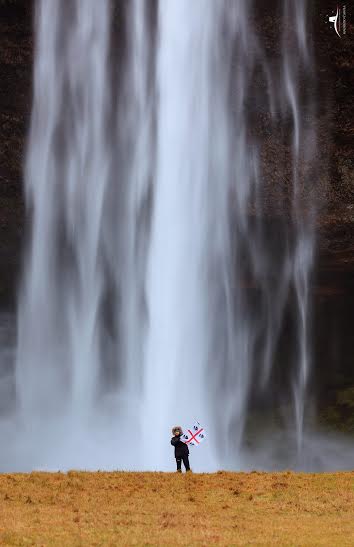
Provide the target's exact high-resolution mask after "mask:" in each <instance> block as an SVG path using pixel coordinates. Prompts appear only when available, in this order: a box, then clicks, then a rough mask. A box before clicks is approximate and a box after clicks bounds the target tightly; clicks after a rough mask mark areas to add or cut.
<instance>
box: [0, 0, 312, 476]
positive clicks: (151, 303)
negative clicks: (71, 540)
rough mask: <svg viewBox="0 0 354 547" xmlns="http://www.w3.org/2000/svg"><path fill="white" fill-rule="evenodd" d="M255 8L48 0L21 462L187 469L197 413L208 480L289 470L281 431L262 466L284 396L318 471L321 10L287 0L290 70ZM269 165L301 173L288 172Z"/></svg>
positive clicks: (34, 171) (37, 118) (42, 33)
mask: <svg viewBox="0 0 354 547" xmlns="http://www.w3.org/2000/svg"><path fill="white" fill-rule="evenodd" d="M255 10H256V6H255V4H253V3H252V2H249V1H247V0H239V1H234V0H193V2H190V1H188V0H160V1H159V2H146V1H145V0H130V1H129V2H128V3H124V2H110V1H109V0H101V1H100V2H97V1H96V0H70V2H62V1H60V0H54V1H52V2H48V1H47V0H38V1H37V7H36V22H35V32H36V48H35V62H34V94H33V96H34V98H33V109H32V118H31V127H30V132H29V137H28V151H27V161H26V167H25V191H26V203H27V210H28V215H29V218H30V221H31V231H30V234H29V237H28V244H27V250H26V256H25V267H24V276H23V281H22V285H21V291H20V295H19V306H18V344H17V357H16V368H15V378H16V417H15V420H16V434H15V435H13V434H12V436H11V440H10V441H9V446H10V448H9V454H10V455H9V456H8V459H7V461H6V462H5V460H4V459H3V460H2V462H3V463H2V466H3V467H6V468H16V469H22V470H23V469H32V468H61V469H62V468H72V467H79V468H93V469H97V468H101V469H102V468H109V469H112V468H113V469H117V468H118V469H159V470H172V469H173V464H174V462H173V458H172V453H171V447H170V446H169V435H170V430H171V427H172V426H173V425H175V424H176V423H181V424H189V423H191V422H193V421H194V420H195V419H198V420H200V421H201V422H202V423H203V424H204V425H205V426H206V427H207V429H208V432H209V436H208V442H207V443H205V445H203V448H202V449H200V450H199V449H198V450H199V451H198V450H197V451H196V452H195V453H194V454H193V465H196V467H197V468H198V469H199V470H201V469H203V470H214V469H217V468H220V467H221V468H229V469H246V468H248V467H249V466H251V465H252V462H253V463H254V462H256V464H257V465H259V466H261V467H265V468H272V467H276V466H277V465H278V463H277V462H278V460H277V458H276V457H275V456H274V452H275V451H276V450H277V448H279V451H281V450H282V446H281V444H282V442H283V441H282V440H280V441H279V440H278V444H277V440H276V439H277V437H276V435H275V436H274V441H270V443H273V445H274V446H273V449H274V450H272V451H271V455H269V451H266V450H264V452H263V456H260V455H259V454H258V459H257V458H256V459H254V460H252V447H251V448H249V444H248V436H249V433H250V431H251V426H250V422H251V421H252V419H253V418H252V416H253V414H254V409H255V408H257V409H258V414H259V412H261V413H262V412H264V414H266V413H267V412H268V411H269V412H270V411H273V410H274V407H275V406H276V405H277V404H278V403H280V402H284V401H285V407H286V412H285V415H284V421H283V429H285V431H286V432H287V433H288V434H289V436H290V438H291V439H292V441H294V443H293V445H291V446H292V456H291V457H290V459H289V458H288V460H287V463H289V462H290V464H293V465H296V462H298V461H299V457H300V456H301V454H302V451H303V450H304V446H303V436H304V427H305V424H304V417H305V411H306V408H307V406H306V405H307V402H308V383H309V378H310V373H311V365H310V363H311V359H310V348H311V344H310V323H309V317H310V286H309V283H310V277H311V271H312V267H313V254H314V243H315V242H314V233H313V221H314V207H313V204H312V200H311V199H310V197H309V196H310V193H309V192H308V191H307V189H308V186H309V184H310V181H311V176H312V175H311V167H312V161H313V157H314V149H315V142H316V138H315V125H314V124H313V114H314V110H313V97H312V91H313V90H312V87H311V85H312V84H311V78H312V70H313V55H312V52H311V46H310V44H308V29H307V26H306V18H307V11H306V1H305V0H299V1H297V0H284V1H283V5H282V11H281V12H279V14H280V15H281V20H282V21H283V27H282V28H279V55H278V56H276V58H275V60H272V61H271V60H270V58H269V56H268V55H267V53H266V51H265V47H264V44H263V42H262V38H261V36H259V28H258V27H257V24H256V21H255V20H254V17H253V13H254V11H255ZM303 81H305V84H303V83H302V84H301V82H303ZM306 82H309V84H308V85H307V84H306ZM300 84H301V85H300ZM301 86H302V87H301ZM304 90H305V91H304ZM260 119H266V120H267V121H266V129H265V130H264V131H265V133H264V134H263V135H261V134H260V133H259V134H258V133H257V131H256V130H255V127H257V123H258V122H259V120H260ZM255 120H256V122H255ZM267 131H268V133H269V134H271V135H273V136H275V142H278V144H279V147H278V150H277V155H276V157H274V153H273V152H274V151H273V149H272V148H270V150H269V149H268V148H267V139H266V138H265V137H264V135H265V134H266V132H267ZM277 139H278V140H277ZM283 145H284V148H282V146H283ZM264 157H265V158H266V162H274V161H275V162H276V161H279V162H281V165H282V166H283V167H282V168H280V169H279V170H276V169H275V170H274V173H272V176H273V175H274V177H273V179H271V180H270V179H269V173H268V172H266V169H265V166H264ZM284 166H285V167H284ZM274 185H275V187H276V189H275V190H274ZM268 193H269V194H270V196H271V197H272V196H274V195H276V196H277V197H278V203H277V204H276V205H275V204H273V206H274V208H275V210H276V212H275V213H274V211H273V213H272V212H269V210H268V209H267V203H268V201H269V199H271V198H269V199H268ZM289 203H290V205H289ZM272 214H273V216H274V215H275V216H276V217H277V218H278V221H277V222H278V223H277V224H276V225H275V226H273V225H272V223H271V220H269V219H272ZM289 310H290V311H289ZM288 315H291V317H292V318H293V319H292V324H293V331H292V332H293V336H292V338H291V346H290V347H289V354H288V358H287V359H286V361H284V354H282V355H281V356H280V357H279V343H280V339H281V336H282V332H283V328H284V324H285V322H286V321H287V316H288ZM280 361H281V362H280ZM275 363H276V364H275ZM278 376H279V377H280V378H281V380H277V383H276V380H275V378H276V377H278ZM259 409H260V410H259ZM257 427H258V429H259V430H260V431H262V428H263V425H262V420H261V419H260V420H259V423H258V424H257ZM267 427H268V426H267ZM267 431H268V429H267ZM292 431H295V437H294V436H293V434H292ZM260 436H261V435H260ZM151 446H153V447H154V448H153V450H152V449H151ZM204 447H205V448H204ZM254 450H256V449H254ZM3 458H4V457H3ZM302 464H303V465H305V464H304V462H303V461H302Z"/></svg>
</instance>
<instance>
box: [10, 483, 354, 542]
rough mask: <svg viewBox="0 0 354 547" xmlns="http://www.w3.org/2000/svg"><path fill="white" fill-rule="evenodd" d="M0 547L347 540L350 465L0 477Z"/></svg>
mask: <svg viewBox="0 0 354 547" xmlns="http://www.w3.org/2000/svg"><path fill="white" fill-rule="evenodd" d="M0 544H1V545H36V546H37V545H38V546H39V545H58V546H59V545H60V546H65V545H83V546H87V545H211V544H218V545H252V546H255V545H296V546H298V545H328V546H331V547H334V546H340V547H343V546H345V545H350V546H352V545H354V472H348V473H333V474H330V473H325V474H298V473H292V472H284V473H258V472H252V473H227V472H219V473H215V474H189V475H186V474H183V475H177V474H175V473H173V474H172V473H122V472H117V473H102V472H98V473H84V472H69V473H68V474H64V473H31V474H29V475H23V474H13V475H0Z"/></svg>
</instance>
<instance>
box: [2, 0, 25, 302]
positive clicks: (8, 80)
mask: <svg viewBox="0 0 354 547" xmlns="http://www.w3.org/2000/svg"><path fill="white" fill-rule="evenodd" d="M0 36H1V41H0V82H1V84H0V301H1V302H2V304H3V305H5V306H11V307H12V306H13V305H14V294H15V288H16V285H17V278H18V273H19V267H20V260H21V259H20V257H21V247H22V235H23V227H24V203H23V201H24V200H23V191H22V189H23V187H22V170H23V162H24V150H25V137H26V133H27V127H28V123H29V116H30V109H31V74H32V44H33V36H32V3H31V1H26V0H23V1H15V0H12V1H11V0H1V1H0Z"/></svg>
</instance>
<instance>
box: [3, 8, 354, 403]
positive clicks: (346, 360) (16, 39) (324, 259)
mask: <svg viewBox="0 0 354 547" xmlns="http://www.w3.org/2000/svg"><path fill="white" fill-rule="evenodd" d="M68 1H70V0H68ZM122 2H123V0H122ZM115 5H116V10H117V14H118V15H119V12H120V10H119V6H120V5H122V4H121V3H120V2H118V1H117V0H115ZM280 6H281V2H275V1H273V0H271V1H269V2H260V3H259V4H258V6H257V8H256V10H255V12H254V24H255V26H256V28H257V31H258V33H259V36H260V38H261V41H262V44H263V47H264V51H265V54H266V55H267V56H268V58H269V59H270V60H271V61H272V60H274V62H276V59H277V55H279V50H278V49H277V45H276V44H277V43H278V41H279V33H280V32H281V24H282V23H281V12H280ZM334 9H335V5H334V4H333V2H332V1H330V0H324V1H323V0H314V1H313V2H309V9H308V24H309V27H310V28H311V36H312V38H313V45H314V54H315V74H314V82H315V84H314V91H315V93H316V95H317V100H316V123H317V128H318V143H317V152H316V154H317V156H316V159H317V168H316V170H315V171H314V173H313V185H312V186H311V188H310V189H308V191H310V192H312V193H313V194H314V196H315V198H316V203H317V207H318V216H317V221H316V225H317V237H318V256H317V261H316V264H317V266H316V271H315V275H314V279H313V284H314V295H315V301H314V308H315V310H314V311H315V313H314V317H315V321H314V324H315V327H314V335H315V356H314V361H315V376H317V378H318V385H320V391H321V394H322V395H323V396H325V394H326V389H327V388H326V386H330V385H333V380H334V376H335V375H338V370H340V374H341V375H342V377H343V378H345V379H346V380H348V379H349V377H350V374H351V372H350V367H351V364H350V363H351V362H352V359H351V356H352V355H353V351H354V341H353V337H352V334H351V326H352V325H353V324H354V175H353V167H354V160H353V134H354V128H353V123H354V122H353V120H354V101H353V100H352V90H353V88H354V82H353V79H354V71H353V64H354V40H353V36H354V19H353V18H352V16H351V15H350V14H349V13H348V14H347V34H346V36H342V38H339V37H338V36H337V35H336V34H335V32H334V30H333V28H332V26H331V25H330V24H328V22H327V21H328V15H332V14H333V10H334ZM33 11H34V10H33V2H32V0H0V36H1V41H0V82H1V84H0V302H1V305H2V306H3V307H4V306H10V307H13V305H14V302H15V298H14V295H15V289H16V284H17V278H18V274H19V271H20V263H21V254H22V253H21V249H22V243H23V234H24V224H25V214H24V199H23V175H22V173H23V164H24V154H25V139H26V134H27V129H28V124H29V118H30V110H31V93H32V91H31V87H32V61H33ZM118 15H117V21H118V20H119V21H120V19H119V18H118ZM351 19H352V20H351ZM120 26H121V25H120ZM290 32H291V28H289V33H290ZM113 42H114V43H116V44H117V47H119V40H118V39H114V41H113ZM257 77H258V76H257V74H255V78H257ZM259 85H262V81H260V82H259ZM302 85H305V83H302ZM256 92H257V89H256V87H255V93H256ZM246 107H247V108H249V109H250V112H249V115H250V116H251V119H252V120H254V131H257V134H259V135H261V136H262V138H264V140H265V142H266V146H265V147H264V149H263V156H262V161H263V162H264V166H265V177H266V181H265V182H266V187H267V191H266V192H265V193H264V204H263V209H264V214H265V215H266V216H267V217H268V219H269V222H270V223H272V222H275V223H277V219H279V218H281V217H283V216H287V215H288V207H289V202H290V199H289V190H288V189H287V188H285V186H284V185H285V182H286V180H287V178H289V177H287V172H288V170H289V167H288V162H287V161H286V157H287V154H289V143H286V142H284V141H282V142H280V141H279V136H277V134H276V132H274V131H270V129H269V128H270V120H269V114H268V113H267V111H264V110H262V108H259V109H258V110H256V111H252V105H251V104H250V105H249V106H246ZM277 139H278V140H277ZM279 151H281V153H279ZM279 157H281V161H280V160H279ZM277 158H278V159H277ZM284 181H285V182H284ZM305 197H306V196H305ZM250 213H251V214H252V213H253V211H250ZM246 286H247V283H246ZM323 369H325V370H326V374H325V375H323V374H322V371H323ZM320 378H322V380H321V381H320V380H319V379H320ZM353 382H354V378H353Z"/></svg>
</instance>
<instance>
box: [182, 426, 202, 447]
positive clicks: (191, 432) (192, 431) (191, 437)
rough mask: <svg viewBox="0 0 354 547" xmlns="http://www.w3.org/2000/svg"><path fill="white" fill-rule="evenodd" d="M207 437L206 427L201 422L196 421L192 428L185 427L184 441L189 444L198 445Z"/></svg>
mask: <svg viewBox="0 0 354 547" xmlns="http://www.w3.org/2000/svg"><path fill="white" fill-rule="evenodd" d="M205 437H206V433H205V429H204V427H202V426H201V425H200V423H199V422H195V423H194V424H193V425H192V427H191V428H189V429H185V430H184V433H183V435H182V439H181V440H182V441H183V442H184V443H186V444H188V445H192V446H198V445H199V444H200V443H202V442H203V441H204V439H205Z"/></svg>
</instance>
